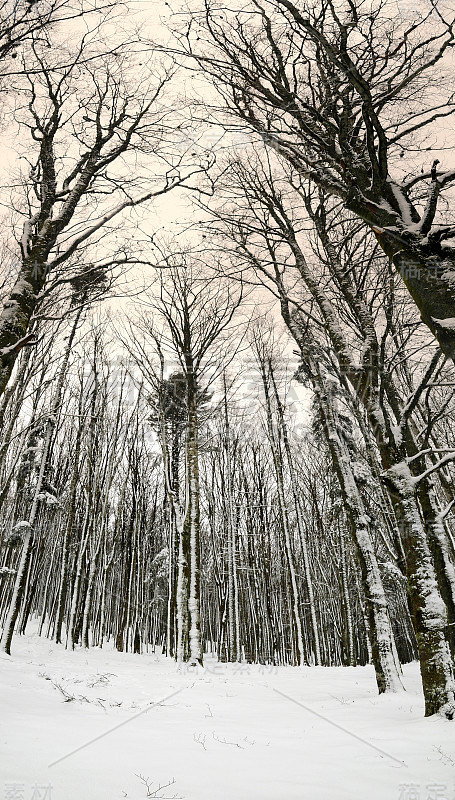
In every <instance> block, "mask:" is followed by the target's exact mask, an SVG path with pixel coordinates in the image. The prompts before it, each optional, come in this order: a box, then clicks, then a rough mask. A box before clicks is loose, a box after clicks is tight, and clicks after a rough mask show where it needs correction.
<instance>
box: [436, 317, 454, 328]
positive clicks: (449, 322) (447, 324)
mask: <svg viewBox="0 0 455 800" xmlns="http://www.w3.org/2000/svg"><path fill="white" fill-rule="evenodd" d="M431 319H432V320H433V322H436V325H440V327H441V328H450V329H451V330H455V317H446V318H445V319H437V318H436V317H432V318H431Z"/></svg>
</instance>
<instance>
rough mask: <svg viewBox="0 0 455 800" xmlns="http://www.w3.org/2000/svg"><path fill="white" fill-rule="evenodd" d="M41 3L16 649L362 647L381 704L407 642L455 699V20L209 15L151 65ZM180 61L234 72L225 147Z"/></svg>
mask: <svg viewBox="0 0 455 800" xmlns="http://www.w3.org/2000/svg"><path fill="white" fill-rule="evenodd" d="M39 5H40V4H33V9H32V10H31V11H30V15H29V16H27V14H28V11H27V9H25V11H24V10H23V9H22V11H21V7H20V5H17V6H14V9H15V10H14V14H13V12H12V11H11V14H12V16H11V20H12V23H11V25H13V23H14V20H15V19H16V17H17V20H18V22H17V26H16V27H14V25H13V27H12V28H11V33H10V34H8V33H7V32H6V33H4V34H3V33H2V36H4V37H6V38H5V42H4V43H3V40H2V39H1V38H0V62H1V64H2V70H3V71H2V81H5V80H6V79H8V81H9V85H8V93H7V94H6V93H5V95H4V96H3V100H2V102H3V109H2V110H3V111H4V120H5V129H6V130H11V129H14V130H15V131H17V132H18V133H19V141H20V147H21V148H23V152H22V155H23V156H24V158H23V162H22V163H23V164H25V165H26V166H25V168H21V169H19V166H18V167H17V170H16V176H15V182H14V183H13V184H12V185H8V188H7V187H6V186H5V188H4V189H3V190H2V192H3V197H4V206H6V207H7V208H8V207H9V208H10V209H11V216H10V217H8V219H7V220H6V222H7V224H6V225H5V230H4V236H3V253H4V259H3V262H2V263H3V274H2V301H3V310H2V311H1V312H0V361H1V364H0V535H1V538H0V546H1V552H0V619H1V622H2V626H3V633H2V640H1V641H2V647H3V648H4V650H5V651H6V652H7V653H11V651H12V648H13V647H14V638H13V637H14V634H15V632H16V633H18V632H19V633H23V632H24V631H25V629H26V626H27V624H28V622H29V621H30V619H31V618H32V617H33V618H34V619H35V620H38V625H39V630H40V633H42V634H44V635H47V636H50V637H53V638H55V640H56V641H57V642H60V643H65V644H66V646H67V647H69V648H74V647H76V646H83V647H89V646H90V645H98V646H102V645H103V644H104V643H105V642H110V643H113V645H114V646H115V647H116V648H117V649H118V650H121V651H124V650H126V651H129V652H136V653H140V652H142V651H143V650H144V649H147V648H153V649H159V650H162V652H163V653H166V654H167V655H168V656H169V657H173V658H176V659H177V661H178V662H179V663H180V664H183V663H189V664H191V665H196V664H200V665H202V664H203V662H204V654H205V653H206V652H212V653H214V654H216V656H217V657H218V659H220V660H222V661H233V662H246V663H248V662H259V663H262V664H289V665H295V666H298V665H303V664H315V665H326V666H330V665H338V664H347V665H356V664H365V663H372V664H373V666H374V670H375V676H376V682H377V687H378V691H379V692H391V691H394V692H397V691H401V690H402V688H403V687H402V681H401V667H400V664H401V663H404V662H406V661H409V660H411V659H413V658H418V659H419V661H420V667H421V675H422V683H423V691H424V696H425V711H426V714H427V715H431V714H434V713H436V712H442V713H444V714H445V715H446V716H447V717H448V718H450V719H451V718H453V716H454V715H455V698H454V689H455V687H454V666H453V658H454V654H455V627H454V626H455V539H454V537H455V515H454V509H455V496H454V489H453V486H454V477H455V473H454V462H455V448H454V437H455V426H454V411H455V408H454V389H455V372H454V370H455V367H454V361H453V355H454V331H455V300H454V292H453V274H454V271H453V262H454V252H455V251H453V248H452V245H451V242H452V241H453V239H452V236H453V234H455V229H454V228H453V225H452V222H451V221H450V218H449V215H448V211H447V210H448V209H449V208H450V200H451V197H450V187H451V184H452V181H453V180H454V179H455V172H454V171H452V170H450V169H449V168H447V169H444V170H443V169H441V168H440V167H439V166H438V165H439V161H438V160H437V159H433V162H432V165H431V166H430V169H426V167H425V165H424V166H423V168H422V171H421V172H418V171H417V172H416V162H415V151H416V148H417V152H420V151H421V150H422V148H424V146H426V140H425V136H427V135H428V136H429V135H430V134H431V133H432V132H433V131H434V125H435V123H436V124H438V123H440V121H441V120H442V119H443V118H444V117H446V116H450V115H451V114H452V112H453V110H454V105H453V99H452V98H453V87H451V84H450V82H448V83H447V85H446V84H445V83H444V81H442V80H441V78H442V76H444V75H445V72H444V70H445V68H446V59H447V56H448V53H449V50H450V48H451V47H452V40H453V25H454V20H452V18H451V17H449V16H448V12H447V13H446V11H443V10H441V9H439V8H436V3H433V2H430V3H429V5H428V8H427V12H426V13H425V14H423V15H422V14H421V15H420V16H419V12H418V13H417V15H411V16H412V19H411V16H410V17H409V18H401V17H400V18H398V17H397V16H396V14H393V13H392V6H393V3H392V2H391V0H377V2H376V0H375V2H373V3H369V4H368V8H367V4H365V3H362V2H356V0H354V1H353V2H349V3H348V4H346V8H344V9H341V8H340V9H338V6H337V4H336V3H333V2H331V0H320V2H317V3H310V4H305V3H303V4H300V6H299V8H297V7H296V6H294V5H293V4H292V2H290V1H289V0H270V2H262V0H260V2H258V3H257V2H255V3H254V4H252V6H251V8H248V7H245V8H244V9H243V10H241V11H239V10H238V9H236V8H235V9H233V10H232V11H231V10H229V8H227V9H223V13H221V10H220V9H217V8H215V7H214V6H212V5H211V4H210V3H208V4H206V5H205V10H204V12H203V13H201V14H194V15H193V16H192V19H191V24H190V25H189V26H187V27H186V28H185V30H184V31H183V32H182V29H181V27H180V28H179V30H178V31H177V37H178V44H177V45H176V46H175V47H174V48H173V51H171V50H170V49H169V48H168V50H167V52H166V53H165V54H164V53H163V51H162V48H161V55H162V56H163V59H164V60H163V61H161V62H159V63H158V62H157V61H153V64H152V66H151V62H149V61H147V63H146V64H144V54H143V50H144V48H145V47H146V45H145V41H146V40H145V38H144V37H142V38H141V41H140V46H136V45H138V42H139V38H138V39H137V41H136V42H135V41H134V37H133V38H131V37H130V38H129V39H128V42H126V38H125V37H122V34H121V32H118V42H117V41H114V40H112V41H109V46H108V45H107V43H106V41H107V40H108V39H109V37H108V36H106V37H105V28H104V27H103V25H104V24H106V23H102V22H100V21H99V18H98V17H96V11H95V10H94V9H92V10H91V12H90V13H93V14H95V21H94V22H93V23H90V24H88V23H87V24H85V26H84V31H83V33H81V34H80V35H79V37H78V36H77V30H78V28H77V26H76V27H75V28H74V35H73V36H72V37H71V41H70V40H69V38H68V36H67V35H66V34H65V31H66V28H65V24H64V22H62V18H61V15H62V14H63V13H64V12H65V9H66V4H65V3H64V2H63V1H62V3H61V4H60V5H57V4H56V5H55V6H52V5H49V6H48V7H47V9H48V12H49V15H48V16H46V15H45V16H44V17H43V18H42V19H41V20H40V19H39V14H38V11H39ZM424 5H425V6H426V0H422V10H423V6H424ZM35 7H37V8H38V11H37V10H36V8H35ZM8 8H9V6H8ZM46 13H47V12H46ZM68 13H70V12H69V11H68ZM71 13H74V16H75V18H76V19H79V17H80V16H81V15H85V13H86V12H85V9H83V8H81V9H76V10H74V9H73V11H71ZM14 15H16V17H15V16H14ZM21 15H22V16H21ZM24 15H25V16H24ZM90 19H92V17H90ZM179 19H180V20H181V19H182V16H181V15H180V16H179ZM90 25H91V27H90ZM14 30H16V33H15V34H14V35H15V36H16V39H14V37H13V31H14ZM109 30H110V31H111V32H112V29H109ZM21 31H22V32H23V33H21ZM8 37H9V38H8ZM17 37H22V40H21V41H22V45H21V48H22V49H21V55H20V64H19V66H18V68H17V69H15V70H13V71H9V72H8V69H7V68H6V67H5V69H3V66H4V64H6V62H7V59H8V58H10V57H11V59H12V60H13V61H15V62H16V61H19V59H18V58H13V55H14V53H16V50H17ZM8 42H11V43H12V44H11V46H10V45H9V44H8ZM49 44H51V45H52V44H54V45H56V44H58V45H59V47H58V50H57V51H56V50H55V47H54V48H52V47H51V48H49V47H48V45H49ZM2 48H3V49H2ZM8 48H9V49H8ZM159 49H160V48H158V47H155V48H154V52H153V58H154V59H156V58H157V51H158V50H159ZM176 54H177V55H178V58H179V59H180V58H184V61H185V65H186V67H187V68H188V67H189V68H190V70H193V71H194V70H196V71H197V72H198V73H199V75H200V77H201V78H204V77H205V78H208V79H209V80H210V81H212V80H214V82H215V85H216V89H217V91H218V96H219V97H220V98H221V101H222V107H220V103H219V102H218V103H217V104H216V105H212V106H211V107H210V106H209V104H208V102H207V103H206V104H205V108H204V112H205V114H206V115H209V116H211V117H212V121H216V123H217V125H218V126H220V127H221V129H223V127H224V129H225V141H226V142H228V141H230V142H231V147H230V148H229V147H227V145H226V146H224V145H223V148H220V154H219V155H218V154H217V153H213V152H212V153H209V154H207V152H206V151H205V150H204V148H203V147H201V146H199V144H198V143H197V142H196V138H197V137H196V135H195V132H194V131H195V126H194V125H193V120H192V114H193V112H194V113H196V112H197V104H196V106H193V107H192V108H190V106H189V105H188V100H187V97H185V100H184V101H182V102H181V104H180V105H179V106H178V107H177V106H176V107H174V106H173V105H172V106H171V105H169V104H167V103H166V97H165V95H166V92H169V91H172V89H171V88H170V87H172V85H173V84H172V82H173V76H174V70H175V69H176V64H175V61H173V60H172V56H174V58H177V55H176ZM8 63H9V62H8ZM447 81H448V78H447ZM436 82H437V84H436ZM436 85H437V86H438V90H437V91H436V90H435V87H436ZM2 86H3V84H2ZM417 92H418V97H419V99H418V101H417V100H416V99H415V98H416V96H417V94H416V93H417ZM170 96H172V97H174V96H175V95H168V97H170ZM0 99H2V97H1V96H0ZM200 102H201V101H200V100H199V103H200ZM417 103H418V105H416V104H417ZM239 126H240V128H241V129H242V130H243V131H245V130H249V131H250V138H249V141H248V144H245V142H244V143H243V145H242V147H241V148H236V146H235V142H236V140H235V136H234V137H233V138H230V136H231V133H232V127H234V129H235V131H237V130H238V128H239ZM435 146H436V145H435ZM419 148H420V149H419ZM422 152H423V150H422ZM217 159H218V160H217ZM18 164H19V162H18ZM178 191H180V192H186V196H187V197H188V196H189V194H190V193H191V194H192V195H193V196H196V197H197V198H198V202H199V211H198V213H200V215H201V216H202V217H203V220H202V222H200V223H198V225H197V229H195V226H193V231H194V234H193V236H192V238H190V241H189V242H188V240H187V241H186V242H185V243H183V244H181V243H180V241H179V240H175V241H173V242H172V245H171V244H170V243H169V242H168V241H165V239H164V238H162V239H160V240H159V241H158V239H157V237H156V235H154V234H153V232H151V230H150V227H151V218H150V219H147V218H146V217H145V216H144V213H143V212H144V210H145V209H148V208H149V204H150V203H151V202H154V203H156V202H158V198H159V197H161V196H162V195H166V194H168V193H169V192H172V193H173V195H174V196H175V194H176V193H177V192H178ZM8 203H9V206H8ZM140 209H142V215H141V216H140V215H139V211H140ZM133 211H134V215H132V212H133ZM133 232H134V236H133V235H132V233H133ZM454 238H455V236H454ZM139 265H140V266H141V268H145V269H146V270H147V276H148V279H149V283H153V285H152V287H151V288H150V287H149V290H148V291H147V292H146V291H145V290H144V291H142V292H140V293H139V292H138V291H137V286H136V287H135V289H136V291H135V296H136V306H135V307H134V303H132V304H131V306H130V309H129V310H128V324H126V322H125V324H124V325H120V324H119V323H118V321H117V319H116V320H115V324H114V323H113V322H112V320H109V319H108V318H107V317H106V316H105V315H104V314H103V311H102V308H103V306H102V305H101V301H102V300H103V298H106V296H108V295H109V294H110V293H112V291H113V289H115V286H116V278H118V276H119V275H121V274H125V270H126V269H130V268H132V267H136V273H134V274H137V267H138V266H139ZM138 295H139V296H138ZM262 304H266V306H267V307H268V308H269V309H270V312H269V314H268V315H267V316H268V319H267V322H265V321H264V316H266V315H264V314H263V313H262V309H261V305H262ZM114 308H115V311H116V315H117V311H118V312H119V314H121V313H122V312H121V310H120V309H119V307H118V306H117V307H115V306H114ZM277 330H279V331H280V336H278V335H277V333H276V331H277ZM280 337H282V342H283V343H281V344H279V345H278V344H277V342H278V340H279V339H280ZM292 350H294V355H296V356H297V363H296V368H295V367H294V368H293V370H291V369H290V368H289V369H287V368H286V364H287V363H288V362H290V360H291V359H290V355H289V354H290V351H292ZM245 387H248V389H249V391H250V396H248V397H245V392H244V390H245ZM252 390H254V391H252ZM296 391H297V392H298V393H299V392H300V393H301V392H304V393H305V398H306V400H305V403H304V405H303V407H301V408H300V411H298V410H297V411H296V408H295V403H293V402H292V398H293V397H295V394H294V395H293V394H292V393H293V392H294V393H295V392H296Z"/></svg>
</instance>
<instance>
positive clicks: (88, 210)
mask: <svg viewBox="0 0 455 800" xmlns="http://www.w3.org/2000/svg"><path fill="white" fill-rule="evenodd" d="M32 49H33V54H34V59H35V63H36V65H37V67H39V69H38V70H37V72H36V73H35V72H33V71H31V72H29V73H27V75H26V76H25V77H24V78H21V80H20V81H19V85H18V89H17V90H18V99H17V102H16V108H15V118H16V120H17V123H18V125H19V130H20V132H21V134H22V135H24V134H25V132H27V135H28V137H29V142H28V145H27V148H26V150H25V153H26V158H27V163H28V166H29V172H28V175H26V176H24V183H25V197H23V196H22V199H21V211H22V217H23V219H24V218H25V219H24V221H23V223H22V233H21V235H20V240H19V242H18V248H19V252H18V254H17V255H18V261H19V267H18V269H17V278H16V281H15V284H14V286H13V288H12V290H11V291H10V293H9V296H7V297H6V298H5V301H4V306H3V310H2V312H1V313H0V393H1V392H3V391H4V389H5V386H6V384H7V382H8V379H9V377H10V375H11V372H12V369H13V367H14V364H15V361H16V358H17V355H18V353H19V352H20V350H21V349H22V347H24V346H26V345H29V344H30V343H31V342H32V341H33V336H31V334H30V326H31V324H32V321H33V319H34V317H35V316H36V315H37V314H38V313H39V310H40V304H41V302H42V300H43V299H45V298H46V297H48V296H49V293H51V292H53V290H54V289H55V286H56V285H58V286H61V285H62V284H65V283H68V281H69V280H70V279H71V278H73V277H74V275H75V273H76V274H77V271H78V270H79V272H80V271H81V270H85V271H90V270H91V269H93V268H94V266H93V265H94V263H95V266H96V270H103V269H104V270H105V271H108V270H109V269H111V268H112V267H114V266H118V265H120V266H121V265H124V264H125V263H127V262H128V261H129V260H130V248H129V247H128V244H127V241H126V240H125V239H121V241H120V242H118V241H116V239H115V236H113V235H112V236H111V237H110V239H109V234H110V233H111V234H112V233H113V231H112V224H113V222H114V221H115V220H119V219H120V218H122V220H123V223H124V224H125V213H124V212H126V211H127V210H128V209H134V208H138V207H139V206H142V205H144V204H146V203H148V202H149V201H153V200H154V199H156V198H158V197H160V196H161V195H164V194H167V193H168V192H170V191H172V190H174V189H176V187H187V188H188V187H190V186H191V178H192V177H194V176H196V175H198V174H202V173H204V172H205V170H206V168H207V159H206V158H205V156H204V154H203V153H202V154H201V157H200V158H199V159H198V158H197V156H196V157H194V154H193V155H190V154H189V152H188V146H187V145H184V146H183V149H182V147H180V150H179V147H178V146H177V145H178V143H179V141H180V140H181V138H182V136H184V134H183V133H180V131H177V130H176V131H175V133H174V130H173V124H174V123H175V119H174V117H173V110H170V109H169V108H168V107H167V106H166V103H165V100H163V101H162V100H161V96H162V95H163V93H164V92H165V89H166V87H167V84H168V83H169V81H170V80H171V78H172V74H173V73H172V69H171V68H166V67H165V66H163V67H162V68H161V69H160V68H159V67H158V68H157V71H156V73H155V74H153V73H152V74H150V73H148V74H147V73H144V72H143V71H141V67H140V66H138V64H137V63H135V57H134V54H133V55H131V57H130V56H126V55H125V54H123V55H122V54H120V53H118V52H117V53H115V54H111V55H108V56H105V57H103V55H102V54H101V55H98V56H97V57H96V58H94V59H93V60H87V59H86V58H85V55H86V52H85V37H82V38H81V40H80V41H79V43H78V46H77V47H76V48H75V52H72V53H71V54H69V56H68V60H67V64H66V66H64V67H59V66H55V64H54V63H53V61H52V59H49V56H48V54H47V52H48V51H47V49H46V48H45V47H44V46H43V45H42V43H41V42H40V41H39V40H36V41H34V42H33V43H32ZM136 60H137V59H136ZM132 75H133V77H131V76H132ZM175 127H176V128H177V126H175ZM180 144H182V142H181V141H180ZM101 240H103V241H102V247H101V244H100V243H101ZM87 247H90V249H89V250H88V251H87ZM81 253H83V257H82V258H81ZM136 257H137V256H136ZM69 266H71V267H72V269H71V271H70V272H68V267H69Z"/></svg>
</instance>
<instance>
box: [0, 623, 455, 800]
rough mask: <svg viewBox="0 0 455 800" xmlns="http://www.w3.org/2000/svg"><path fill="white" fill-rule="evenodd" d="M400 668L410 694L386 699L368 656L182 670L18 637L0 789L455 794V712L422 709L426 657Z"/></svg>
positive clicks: (341, 796)
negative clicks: (446, 715)
mask: <svg viewBox="0 0 455 800" xmlns="http://www.w3.org/2000/svg"><path fill="white" fill-rule="evenodd" d="M404 675H405V684H406V688H407V692H406V693H405V694H400V695H396V696H388V697H384V696H382V697H378V696H377V695H376V690H375V682H374V675H373V670H372V669H371V668H370V667H362V668H335V669H324V668H316V667H315V668H303V669H299V668H291V667H281V668H270V667H261V666H247V665H233V664H229V665H221V664H217V663H216V662H215V661H214V660H211V659H207V667H206V669H205V670H203V671H201V670H199V671H198V672H194V671H193V672H192V671H190V670H189V669H187V670H184V671H181V672H178V670H177V667H176V665H175V664H174V663H173V662H172V661H170V660H167V659H165V658H164V657H162V656H156V655H153V654H148V655H147V654H144V655H141V656H139V655H132V654H125V653H117V652H115V651H113V650H112V649H111V647H109V646H107V647H105V648H103V649H102V650H100V649H91V650H89V651H86V650H81V649H79V650H76V651H75V652H68V651H66V650H65V649H64V648H63V647H61V646H57V645H55V643H53V642H51V641H49V640H47V639H44V638H42V639H40V638H39V637H38V636H37V635H33V634H29V635H27V636H25V637H16V638H15V639H14V642H13V656H12V657H11V658H9V657H8V656H6V655H4V654H2V655H1V656H0V713H1V731H0V796H1V798H2V800H117V799H119V800H121V798H129V799H130V800H140V799H141V798H146V797H147V796H148V797H161V798H170V797H179V798H185V800H234V798H236V800H366V799H368V800H455V735H454V734H455V721H454V722H452V723H451V722H448V721H447V720H444V719H440V718H431V719H424V717H423V701H422V696H421V693H420V680H419V673H418V667H417V665H416V664H411V665H408V666H407V667H405V669H404ZM312 712H315V713H312ZM317 715H319V716H317ZM337 726H340V727H337ZM342 728H343V729H346V730H342ZM348 731H349V732H348ZM92 740H93V741H92ZM376 748H377V749H376ZM54 762H55V763H54ZM139 776H142V778H141V777H139ZM173 780H174V781H175V782H174V783H172V784H171V785H170V786H168V787H167V788H166V787H164V785H165V784H167V783H169V782H170V781H173ZM147 782H148V789H147ZM160 785H162V786H163V787H164V788H162V789H161V790H159V791H158V787H159V786H160ZM51 787H52V788H51Z"/></svg>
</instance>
